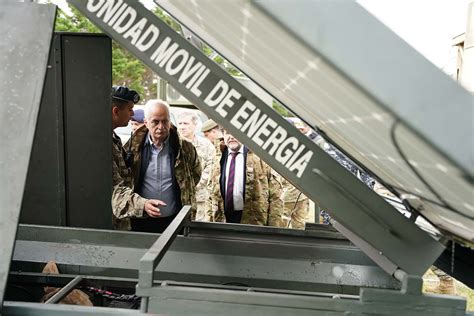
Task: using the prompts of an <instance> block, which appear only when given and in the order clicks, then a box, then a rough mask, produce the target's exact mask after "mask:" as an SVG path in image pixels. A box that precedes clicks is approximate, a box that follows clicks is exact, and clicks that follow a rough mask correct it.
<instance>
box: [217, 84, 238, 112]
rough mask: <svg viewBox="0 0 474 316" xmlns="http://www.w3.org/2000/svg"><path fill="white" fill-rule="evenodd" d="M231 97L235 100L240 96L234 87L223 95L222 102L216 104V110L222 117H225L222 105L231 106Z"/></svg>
mask: <svg viewBox="0 0 474 316" xmlns="http://www.w3.org/2000/svg"><path fill="white" fill-rule="evenodd" d="M233 98H235V99H237V100H238V99H239V98H240V93H239V92H238V91H237V90H235V89H231V90H230V92H229V93H228V94H227V95H226V96H225V98H224V100H222V102H221V103H220V104H219V105H218V106H217V108H216V112H217V113H219V114H220V115H222V117H226V116H227V111H226V110H225V109H224V107H229V108H231V107H232V106H234V103H235V102H234V100H232V99H233Z"/></svg>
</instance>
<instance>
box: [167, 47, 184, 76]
mask: <svg viewBox="0 0 474 316" xmlns="http://www.w3.org/2000/svg"><path fill="white" fill-rule="evenodd" d="M188 57H189V53H188V52H187V51H185V50H184V49H180V50H178V51H177V52H176V53H175V54H174V55H173V57H171V59H170V60H169V61H168V63H167V64H166V72H167V73H169V74H170V75H171V76H174V75H176V74H177V73H178V72H180V71H181V69H183V67H184V65H186V62H187V61H188ZM179 58H180V59H181V61H180V62H179V63H178V65H177V66H176V67H174V68H173V64H175V61H176V60H178V59H179Z"/></svg>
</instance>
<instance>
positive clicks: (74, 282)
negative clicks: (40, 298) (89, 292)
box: [45, 275, 82, 304]
mask: <svg viewBox="0 0 474 316" xmlns="http://www.w3.org/2000/svg"><path fill="white" fill-rule="evenodd" d="M81 282H82V276H80V275H78V276H76V277H75V278H74V279H72V281H71V282H69V283H68V284H66V286H65V287H63V288H62V289H60V290H59V292H58V293H56V294H54V295H53V296H52V297H51V298H50V299H49V300H47V301H46V302H45V304H56V303H57V302H59V301H60V300H62V299H63V298H65V297H66V296H67V295H68V294H69V293H70V292H71V291H72V290H74V288H75V287H76V286H77V285H78V284H79V283H81Z"/></svg>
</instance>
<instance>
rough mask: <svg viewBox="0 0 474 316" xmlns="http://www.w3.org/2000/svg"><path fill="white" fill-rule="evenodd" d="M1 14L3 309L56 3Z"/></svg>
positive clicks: (18, 6) (8, 7)
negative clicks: (2, 33) (19, 18)
mask: <svg viewBox="0 0 474 316" xmlns="http://www.w3.org/2000/svg"><path fill="white" fill-rule="evenodd" d="M26 8H27V10H26ZM0 16H1V18H0V29H2V30H3V32H4V38H3V40H2V43H1V44H0V64H1V65H2V66H1V67H2V70H1V71H0V82H2V89H0V98H1V100H2V102H3V106H2V107H1V108H0V113H1V115H0V122H1V125H2V128H3V129H4V131H6V133H7V134H8V135H3V136H2V137H0V148H2V154H1V157H0V187H1V188H2V190H1V191H0V205H1V207H0V218H1V219H2V223H1V224H0V240H1V246H0V312H1V310H2V309H1V306H2V303H3V296H4V292H5V286H6V282H7V277H8V271H9V268H10V261H11V258H12V254H13V247H14V244H15V236H16V231H17V227H18V218H19V216H20V209H21V201H22V198H23V192H24V188H25V182H26V176H27V171H28V164H29V159H30V155H31V150H32V146H33V138H34V133H35V128H36V121H37V118H38V112H39V105H40V100H41V94H42V89H43V83H44V80H45V75H46V69H47V65H48V54H49V49H50V45H51V39H52V35H53V27H54V21H55V16H56V7H55V6H53V5H39V4H26V3H18V2H13V1H2V2H1V3H0ZM18 16H21V17H22V19H23V22H22V23H18ZM12 25H15V27H12ZM25 61H26V62H25ZM19 122H21V124H20V123H19Z"/></svg>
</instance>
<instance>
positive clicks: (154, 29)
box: [136, 24, 160, 52]
mask: <svg viewBox="0 0 474 316" xmlns="http://www.w3.org/2000/svg"><path fill="white" fill-rule="evenodd" d="M150 34H151V38H150V39H149V40H148V42H147V43H145V41H146V40H147V38H148V36H149V35H150ZM158 35H160V30H159V29H158V28H157V27H156V26H154V25H153V24H150V26H149V27H148V28H147V30H146V31H145V33H143V35H142V37H140V39H139V40H138V43H137V45H136V46H137V48H138V50H139V51H141V52H144V51H146V50H147V49H149V48H150V47H151V46H153V44H155V42H156V39H157V38H158Z"/></svg>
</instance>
